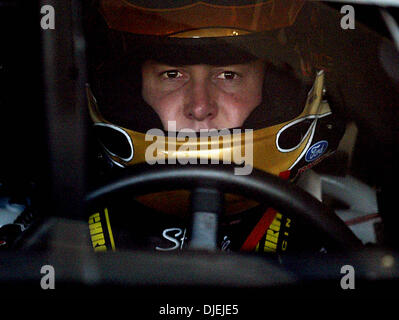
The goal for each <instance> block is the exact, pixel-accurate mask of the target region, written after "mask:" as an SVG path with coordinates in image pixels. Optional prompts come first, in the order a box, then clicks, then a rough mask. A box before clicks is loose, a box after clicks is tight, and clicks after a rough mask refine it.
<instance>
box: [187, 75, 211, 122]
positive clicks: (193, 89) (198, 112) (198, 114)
mask: <svg viewBox="0 0 399 320" xmlns="http://www.w3.org/2000/svg"><path fill="white" fill-rule="evenodd" d="M211 86H212V84H210V83H209V82H207V81H206V80H203V81H196V82H193V83H192V84H191V86H190V88H188V100H187V103H186V105H185V110H184V115H185V116H186V117H187V118H188V119H190V120H196V121H205V120H211V119H213V118H215V117H216V115H217V111H218V110H217V106H216V103H215V101H213V99H212V95H211V93H212V92H211V90H212V88H211Z"/></svg>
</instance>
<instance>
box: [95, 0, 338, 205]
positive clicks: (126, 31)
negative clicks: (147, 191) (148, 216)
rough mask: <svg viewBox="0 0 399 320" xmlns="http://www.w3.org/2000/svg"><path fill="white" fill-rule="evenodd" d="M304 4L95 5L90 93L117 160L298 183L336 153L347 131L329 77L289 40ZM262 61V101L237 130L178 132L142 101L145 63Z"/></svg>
mask: <svg viewBox="0 0 399 320" xmlns="http://www.w3.org/2000/svg"><path fill="white" fill-rule="evenodd" d="M304 6H305V1H301V0H284V1H283V0H281V1H271V0H264V1H248V0H246V1H243V0H233V1H225V0H215V1H210V0H208V1H186V0H182V1H176V0H175V1H155V0H153V1H148V0H145V1H144V0H99V1H97V8H98V12H99V17H100V18H99V19H98V20H96V21H97V22H96V23H93V24H92V25H91V26H89V27H88V28H89V29H91V30H92V32H90V34H94V35H95V36H91V39H92V40H93V39H94V40H95V41H94V42H95V43H96V44H97V45H94V46H93V47H92V48H91V52H92V53H94V54H93V56H94V58H92V60H91V61H90V62H91V78H90V86H87V97H88V104H89V109H90V116H91V119H92V121H93V126H94V129H95V131H96V134H97V137H98V138H99V140H100V142H101V144H102V146H103V149H104V154H105V156H106V158H107V159H108V160H109V163H110V164H111V165H113V166H114V167H126V166H131V165H135V164H138V163H142V162H148V163H176V162H179V163H182V164H185V163H188V162H190V163H193V162H194V163H218V162H223V163H225V162H232V163H236V164H245V166H244V167H243V168H242V167H239V168H237V170H236V173H237V174H249V173H250V172H251V168H252V167H254V168H257V169H260V170H263V171H266V172H269V173H272V174H274V175H280V176H282V177H284V178H290V179H295V177H296V176H297V175H298V174H299V173H301V172H303V171H304V170H306V169H309V168H310V167H312V166H313V165H315V164H316V163H318V162H320V161H321V160H322V159H323V158H325V157H327V156H328V155H330V154H332V153H333V152H334V151H335V149H336V147H337V145H338V143H339V141H340V138H341V137H342V130H341V129H339V128H337V127H334V126H335V125H336V122H335V119H334V115H333V114H332V109H331V105H330V102H329V101H327V99H326V95H325V92H326V84H325V83H326V81H325V77H326V73H325V71H324V70H322V69H320V70H317V69H316V70H314V71H315V72H314V74H312V75H311V76H310V75H309V74H308V73H304V72H301V70H302V71H303V66H304V60H303V59H302V56H301V54H300V52H299V50H298V45H297V43H296V42H295V41H291V40H290V37H291V38H294V37H293V36H291V35H290V30H291V28H295V27H296V25H297V24H298V21H297V20H300V19H298V16H299V15H300V14H301V10H303V9H304ZM305 11H306V8H305ZM304 19H305V20H306V19H307V17H306V12H305V18H302V20H304ZM99 29H103V30H104V33H101V32H99ZM93 30H94V32H93ZM105 47H106V48H108V50H104V48H105ZM256 59H262V61H265V76H264V78H263V84H262V99H261V102H260V103H259V105H258V106H257V107H256V108H254V109H253V110H252V111H251V113H250V114H249V115H248V116H247V117H246V119H245V121H244V122H243V123H242V125H241V126H239V127H232V128H225V129H223V130H220V129H221V128H216V129H215V130H209V131H207V132H201V131H200V132H199V133H198V132H194V133H193V132H191V131H189V130H182V132H177V131H178V130H176V128H175V127H173V126H172V127H169V128H165V126H164V125H163V124H162V122H161V119H160V118H159V115H158V114H157V113H156V112H155V111H154V110H153V108H152V107H151V106H149V104H148V102H147V101H146V100H145V99H143V96H142V79H141V66H142V64H143V63H144V62H145V61H147V60H155V61H162V62H165V63H167V64H168V65H196V64H208V65H229V64H238V63H246V62H247V61H253V60H256ZM333 127H334V129H335V130H332V128H333ZM243 155H244V156H243ZM247 155H251V156H249V157H247ZM167 197H169V196H167ZM158 199H159V196H158Z"/></svg>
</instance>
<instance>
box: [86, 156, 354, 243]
mask: <svg viewBox="0 0 399 320" xmlns="http://www.w3.org/2000/svg"><path fill="white" fill-rule="evenodd" d="M182 188H184V189H188V190H191V211H192V236H191V240H190V248H192V249H206V250H216V248H217V245H216V235H217V231H218V220H219V216H220V215H221V214H222V211H223V198H224V197H223V194H224V193H233V194H240V195H243V196H246V197H247V198H249V199H252V200H255V201H258V202H259V203H264V202H266V203H267V204H269V205H270V206H271V207H272V208H274V209H275V210H277V211H279V212H282V213H286V214H288V213H289V214H290V215H291V216H292V217H294V218H298V219H301V220H302V221H304V222H305V223H306V224H307V225H309V226H310V227H313V228H315V229H316V230H318V231H320V232H321V233H322V234H323V235H324V236H325V240H326V241H327V243H328V244H329V245H330V247H331V248H337V249H339V250H342V249H355V248H359V247H360V246H361V242H360V240H359V239H358V238H357V237H356V236H355V235H354V234H353V233H352V231H351V230H350V229H349V228H348V227H347V226H346V225H345V223H344V222H343V221H342V220H341V219H340V218H339V217H338V216H337V215H336V214H335V213H334V211H333V210H332V209H330V208H328V207H327V206H325V205H324V204H323V203H321V202H319V201H318V200H317V199H315V198H314V197H313V196H311V195H310V194H308V193H307V192H305V191H303V190H302V189H300V188H299V187H297V186H295V185H294V184H292V183H290V182H288V181H284V180H282V179H281V178H279V177H276V176H274V175H272V174H269V173H266V172H263V171H261V170H257V169H255V168H253V171H252V173H251V174H250V175H247V176H244V175H235V174H234V166H233V165H223V166H212V165H149V164H146V163H143V164H138V165H136V166H134V167H129V168H125V169H124V170H122V171H121V173H120V175H116V176H115V175H114V176H113V178H112V180H108V181H107V182H106V183H105V185H103V186H101V187H99V188H97V189H96V190H93V191H91V192H90V193H89V194H88V195H87V196H86V200H87V202H88V203H90V202H92V201H94V200H98V199H100V198H106V197H109V196H111V195H112V194H115V193H117V192H122V191H129V192H132V193H133V194H135V195H136V196H139V195H144V194H148V193H153V192H160V191H167V190H168V191H169V190H177V189H182Z"/></svg>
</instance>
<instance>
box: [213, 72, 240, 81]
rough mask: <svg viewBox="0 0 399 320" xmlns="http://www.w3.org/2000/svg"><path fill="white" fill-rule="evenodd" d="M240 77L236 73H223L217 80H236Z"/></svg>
mask: <svg viewBox="0 0 399 320" xmlns="http://www.w3.org/2000/svg"><path fill="white" fill-rule="evenodd" d="M239 77H240V76H239V74H238V73H236V72H234V71H223V72H221V73H219V74H218V75H217V76H216V78H217V79H221V80H236V79H238V78H239Z"/></svg>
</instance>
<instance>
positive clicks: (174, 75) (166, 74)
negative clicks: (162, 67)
mask: <svg viewBox="0 0 399 320" xmlns="http://www.w3.org/2000/svg"><path fill="white" fill-rule="evenodd" d="M160 76H161V78H162V79H180V78H182V77H183V74H182V73H181V72H180V71H179V70H167V71H163V72H161V73H160Z"/></svg>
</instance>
